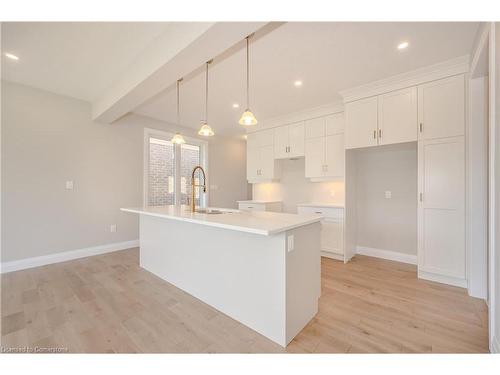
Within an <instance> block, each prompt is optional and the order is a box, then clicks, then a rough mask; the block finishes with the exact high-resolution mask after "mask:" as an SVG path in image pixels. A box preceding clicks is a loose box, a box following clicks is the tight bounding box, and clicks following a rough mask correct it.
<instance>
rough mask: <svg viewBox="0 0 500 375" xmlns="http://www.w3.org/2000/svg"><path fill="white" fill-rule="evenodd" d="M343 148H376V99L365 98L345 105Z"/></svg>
mask: <svg viewBox="0 0 500 375" xmlns="http://www.w3.org/2000/svg"><path fill="white" fill-rule="evenodd" d="M345 116H346V126H345V146H346V148H360V147H369V146H376V145H377V144H378V143H377V139H378V127H377V120H378V98H377V97H372V98H366V99H361V100H356V101H354V102H350V103H346V105H345Z"/></svg>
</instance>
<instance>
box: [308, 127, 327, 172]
mask: <svg viewBox="0 0 500 375" xmlns="http://www.w3.org/2000/svg"><path fill="white" fill-rule="evenodd" d="M325 149H326V143H325V137H316V138H310V139H306V147H305V153H306V158H305V159H306V160H305V166H306V167H305V169H306V178H318V177H323V173H324V168H325V167H324V165H325Z"/></svg>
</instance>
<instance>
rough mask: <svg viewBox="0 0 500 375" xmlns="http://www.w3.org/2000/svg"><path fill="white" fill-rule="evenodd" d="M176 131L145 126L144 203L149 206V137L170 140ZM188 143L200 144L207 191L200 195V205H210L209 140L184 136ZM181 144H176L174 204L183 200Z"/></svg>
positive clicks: (201, 162)
mask: <svg viewBox="0 0 500 375" xmlns="http://www.w3.org/2000/svg"><path fill="white" fill-rule="evenodd" d="M173 136H174V133H172V132H169V131H164V130H158V129H152V128H144V143H143V179H142V181H143V184H142V205H143V206H144V207H146V206H148V202H149V194H148V193H149V139H150V138H158V139H162V140H166V141H170V140H171V139H172V137H173ZM183 137H184V139H185V140H186V143H187V144H190V145H194V146H198V147H199V148H200V165H201V166H202V167H203V169H204V170H205V174H206V178H207V180H206V185H207V192H206V193H205V194H201V195H200V206H201V207H208V203H209V201H210V189H209V177H208V176H209V172H208V142H207V141H204V140H202V139H199V138H194V137H188V136H184V135H183ZM180 155H181V145H178V144H174V204H175V205H176V206H179V205H180V202H181V193H180V191H181V178H180V177H181V175H180V170H181V158H180Z"/></svg>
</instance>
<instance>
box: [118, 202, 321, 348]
mask: <svg viewBox="0 0 500 375" xmlns="http://www.w3.org/2000/svg"><path fill="white" fill-rule="evenodd" d="M122 211H125V212H131V213H136V214H139V215H140V265H141V267H143V268H144V269H146V270H148V271H150V272H152V273H154V274H155V275H157V276H159V277H160V278H162V279H163V280H166V281H168V282H169V283H171V284H173V285H175V286H176V287H178V288H180V289H182V290H184V291H186V292H187V293H189V294H191V295H192V296H194V297H196V298H198V299H200V300H202V301H203V302H205V303H207V304H209V305H210V306H212V307H214V308H216V309H217V310H219V311H221V312H223V313H225V314H227V315H229V316H230V317H232V318H233V319H235V320H237V321H239V322H241V323H242V324H244V325H246V326H248V327H250V328H252V329H253V330H255V331H257V332H259V333H260V334H262V335H264V336H266V337H268V338H269V339H271V340H273V341H274V342H276V343H278V344H280V345H281V346H283V347H285V346H286V345H287V344H288V343H289V342H290V341H291V340H292V339H293V338H294V337H295V336H296V335H297V334H298V333H299V332H300V331H301V330H302V328H304V326H305V325H306V324H307V323H308V322H309V321H310V320H311V319H312V318H313V317H314V315H316V313H317V311H318V298H319V296H320V293H321V285H320V279H321V268H320V220H321V217H320V216H319V215H294V214H285V213H275V212H243V211H237V210H220V211H219V212H217V211H215V212H212V213H209V212H210V211H208V212H205V213H198V212H195V213H192V212H190V211H189V209H188V208H187V207H184V206H180V207H179V206H162V207H140V208H122Z"/></svg>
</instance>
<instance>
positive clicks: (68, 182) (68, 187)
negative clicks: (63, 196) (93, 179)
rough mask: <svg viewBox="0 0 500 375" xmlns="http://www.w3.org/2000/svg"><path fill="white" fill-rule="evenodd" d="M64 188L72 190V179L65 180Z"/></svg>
mask: <svg viewBox="0 0 500 375" xmlns="http://www.w3.org/2000/svg"><path fill="white" fill-rule="evenodd" d="M66 190H73V181H70V180H68V181H66Z"/></svg>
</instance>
